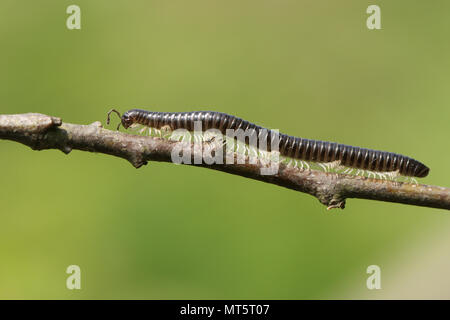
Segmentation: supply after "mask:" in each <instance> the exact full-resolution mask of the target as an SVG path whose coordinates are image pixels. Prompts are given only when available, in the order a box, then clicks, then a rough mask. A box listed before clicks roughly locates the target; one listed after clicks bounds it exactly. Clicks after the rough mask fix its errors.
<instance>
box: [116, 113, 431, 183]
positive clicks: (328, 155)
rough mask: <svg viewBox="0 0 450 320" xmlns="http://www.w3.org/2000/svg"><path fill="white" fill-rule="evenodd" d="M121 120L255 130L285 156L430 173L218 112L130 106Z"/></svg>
mask: <svg viewBox="0 0 450 320" xmlns="http://www.w3.org/2000/svg"><path fill="white" fill-rule="evenodd" d="M121 119H122V125H123V126H124V127H125V128H128V127H129V126H130V125H132V124H135V123H138V124H141V125H145V126H148V127H151V128H156V129H160V128H162V127H167V126H169V127H170V128H171V129H172V130H176V129H186V130H188V131H193V130H194V124H195V122H196V121H200V122H201V124H202V130H203V131H206V130H208V129H218V130H219V131H220V132H221V133H222V134H224V135H226V134H227V130H228V129H231V130H239V129H241V130H244V131H246V130H254V132H256V134H257V136H258V138H261V135H266V139H265V140H264V139H263V141H267V147H266V150H268V151H270V150H271V141H272V140H273V139H275V138H276V137H278V139H279V152H280V154H281V155H282V156H285V157H290V158H294V159H300V160H304V161H312V162H319V163H329V162H335V161H339V163H340V165H342V166H346V167H350V168H357V169H361V170H368V171H374V172H394V171H398V173H399V174H401V175H403V176H410V177H425V176H427V175H428V173H429V168H428V167H427V166H425V165H424V164H422V163H421V162H419V161H417V160H415V159H412V158H410V157H407V156H404V155H401V154H397V153H393V152H385V151H378V150H372V149H367V148H360V147H354V146H349V145H345V144H339V143H334V142H326V141H320V140H311V139H304V138H299V137H293V136H289V135H286V134H282V133H279V134H278V133H276V132H274V131H272V130H270V129H266V128H263V127H261V126H258V125H256V124H253V123H251V122H249V121H246V120H243V119H241V118H238V117H235V116H232V115H229V114H226V113H221V112H215V111H193V112H153V111H146V110H140V109H133V110H129V111H127V112H126V113H124V114H123V116H122V118H121ZM258 141H260V139H258Z"/></svg>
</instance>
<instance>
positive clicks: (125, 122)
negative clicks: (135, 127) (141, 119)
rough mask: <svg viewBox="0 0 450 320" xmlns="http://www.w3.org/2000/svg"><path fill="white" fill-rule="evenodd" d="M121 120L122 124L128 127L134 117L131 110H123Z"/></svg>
mask: <svg viewBox="0 0 450 320" xmlns="http://www.w3.org/2000/svg"><path fill="white" fill-rule="evenodd" d="M121 121H122V126H123V127H124V128H125V129H128V127H130V126H131V125H132V124H133V123H134V118H133V116H132V114H131V111H127V112H125V113H124V114H123V115H122V118H121Z"/></svg>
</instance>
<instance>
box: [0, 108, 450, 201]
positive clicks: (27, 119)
mask: <svg viewBox="0 0 450 320" xmlns="http://www.w3.org/2000/svg"><path fill="white" fill-rule="evenodd" d="M0 139H6V140H13V141H17V142H20V143H22V144H25V145H27V146H29V147H31V148H32V149H33V150H44V149H59V150H61V151H63V152H64V153H66V154H68V153H69V152H70V151H71V150H73V149H77V150H83V151H90V152H99V153H105V154H109V155H113V156H116V157H120V158H124V159H126V160H128V161H129V162H130V163H131V164H132V165H133V166H134V167H136V168H140V167H141V166H143V165H145V164H147V162H148V161H165V162H171V161H172V158H171V155H172V150H173V149H174V147H175V146H176V143H177V142H173V141H169V140H166V139H160V138H155V137H144V136H138V135H131V134H126V133H121V132H118V131H111V130H107V129H104V128H103V127H102V125H101V123H100V122H94V123H92V124H90V125H78V124H70V123H64V122H62V121H61V119H60V118H56V117H51V116H47V115H43V114H37V113H28V114H16V115H0ZM196 152H198V150H195V145H194V146H193V154H195V153H196ZM195 165H196V166H201V167H206V168H209V169H214V170H219V171H223V172H227V173H230V174H235V175H239V176H243V177H247V178H251V179H255V180H259V181H264V182H267V183H272V184H276V185H279V186H282V187H286V188H289V189H293V190H296V191H300V192H305V193H308V194H310V195H313V196H315V197H316V198H317V199H318V200H319V201H320V202H321V203H323V204H324V205H326V206H327V208H328V209H331V208H344V207H345V200H346V199H347V198H360V199H372V200H379V201H389V202H397V203H404V204H411V205H417V206H424V207H433V208H442V209H447V210H450V189H449V188H445V187H438V186H429V185H423V184H419V185H416V184H409V183H401V182H394V181H386V180H377V179H370V178H366V177H359V176H352V175H345V174H336V173H327V172H321V171H316V170H303V169H298V168H294V167H291V166H286V165H284V164H282V163H281V164H280V165H279V170H278V172H277V173H276V174H274V175H261V173H260V172H261V171H260V169H261V168H262V167H263V166H264V164H262V163H261V162H259V161H258V162H257V163H255V164H252V163H248V162H247V163H245V164H238V163H236V162H234V163H233V164H212V165H208V164H205V163H201V164H198V165H197V164H195Z"/></svg>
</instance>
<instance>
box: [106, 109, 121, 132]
mask: <svg viewBox="0 0 450 320" xmlns="http://www.w3.org/2000/svg"><path fill="white" fill-rule="evenodd" d="M113 112H114V113H117V115H118V116H119V119H120V120H121V121H122V116H121V115H120V112H119V111H117V110H116V109H111V110H109V111H108V116H107V118H106V124H109V122H110V116H111V113H113ZM121 123H122V122H119V125H118V126H117V130H119V128H120V124H121Z"/></svg>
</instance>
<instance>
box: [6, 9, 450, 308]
mask: <svg viewBox="0 0 450 320" xmlns="http://www.w3.org/2000/svg"><path fill="white" fill-rule="evenodd" d="M71 4H77V5H79V6H80V8H81V30H68V29H67V28H66V19H67V17H68V16H69V15H68V14H66V8H67V6H69V5H71ZM370 4H377V5H379V6H380V7H381V19H382V20H381V23H382V30H368V29H367V27H366V19H367V17H368V14H366V8H367V7H368V5H370ZM448 12H450V2H448V1H444V0H441V1H433V2H432V3H431V2H426V1H406V0H403V1H395V2H389V1H361V0H353V1H332V0H328V1H312V0H311V1H294V0H292V1H287V0H277V1H275V0H270V1H268V0H258V1H256V0H251V1H246V0H228V1H224V0H220V1H215V0H193V1H182V0H170V1H167V0H165V1H163V0H159V1H153V0H152V1H124V0H121V1H106V0H96V1H88V0H76V1H55V0H53V1H48V0H47V1H44V0H41V1H31V0H29V1H23V0H2V1H1V2H0V43H1V50H0V101H1V102H0V113H25V112H39V113H44V114H50V115H53V116H59V117H61V118H62V119H63V121H67V122H72V123H83V124H88V123H92V122H94V121H97V120H100V121H102V122H103V123H105V121H104V120H105V117H106V112H107V111H108V110H109V109H110V108H111V107H116V108H118V109H119V110H121V111H125V110H127V109H131V108H133V107H141V108H145V109H149V110H155V111H193V110H217V111H222V112H227V113H230V114H234V115H237V116H240V117H242V118H245V119H248V120H251V121H253V122H256V123H258V124H261V125H264V126H266V127H271V128H278V129H280V131H281V132H285V133H288V134H291V135H297V136H302V137H306V138H313V139H322V140H328V141H336V142H341V143H346V144H352V145H357V146H362V147H369V148H374V149H381V150H387V151H393V152H398V153H403V154H406V155H409V156H412V157H414V158H416V159H418V160H421V161H423V162H424V163H425V164H427V165H428V166H429V167H430V168H431V173H430V175H429V177H427V178H425V179H422V180H421V182H424V183H428V184H437V185H444V186H449V183H448V182H449V180H450V179H449V178H450V172H449V168H448V163H449V160H448V159H449V157H450V151H449V148H448V141H449V140H448V139H449V134H450V129H449V118H450V117H449V116H450V111H449V107H448V106H449V104H450V91H449V90H448V88H449V86H450V76H449V71H450V59H449V56H450V42H449V31H450V20H449V19H448ZM115 125H116V122H114V123H113V126H111V128H112V129H113V128H115ZM0 172H1V174H0V177H1V178H0V179H1V183H0V298H3V299H5V298H7V299H15V298H23V299H30V298H43V299H49V298H56V299H81V298H88V299H90V298H98V299H106V298H113V299H116V298H126V299H132V298H135V299H144V298H148V299H231V298H235V299H250V298H254V299H258V298H264V299H300V298H306V299H323V298H343V297H350V298H374V297H376V298H378V297H388V296H390V295H391V296H392V295H394V296H395V292H394V291H395V290H396V288H394V285H393V283H394V281H388V278H389V277H391V278H392V279H393V280H395V278H396V276H395V274H396V273H395V271H394V270H395V268H397V269H399V270H403V271H404V270H409V269H408V268H409V267H411V268H413V267H414V265H415V264H416V263H417V261H422V254H423V253H424V252H427V251H428V249H427V247H425V248H422V246H421V245H420V244H422V243H424V241H428V240H429V239H431V238H433V239H434V238H437V239H438V236H439V235H441V234H446V231H447V230H448V228H449V227H450V223H449V222H448V220H449V216H448V213H447V212H446V211H444V210H437V209H430V208H419V207H413V206H406V205H400V204H390V203H382V202H375V201H364V200H353V199H349V200H348V202H347V208H346V209H345V210H344V211H338V210H332V211H326V210H325V207H324V206H322V205H321V204H320V203H319V202H318V201H317V200H316V199H315V198H313V197H311V196H309V195H306V194H302V193H298V192H294V191H291V190H287V189H283V188H280V187H276V186H273V185H269V184H264V183H261V182H257V181H252V180H248V179H244V178H241V177H237V176H232V175H227V174H225V173H221V172H214V171H211V170H206V169H201V168H195V167H187V166H175V165H172V164H169V163H149V164H148V165H147V166H146V167H143V168H141V169H139V170H136V169H134V168H133V167H132V166H131V165H130V164H129V163H127V162H126V161H124V160H121V159H119V158H114V157H110V156H106V155H101V154H92V153H87V152H79V151H73V152H72V153H71V154H70V155H64V154H63V153H62V152H60V151H55V150H50V151H41V152H36V151H31V149H29V148H28V147H25V146H23V145H19V144H17V143H13V142H9V141H0ZM437 241H438V242H440V244H441V247H440V251H439V252H438V253H437V256H439V257H441V258H442V259H444V260H445V261H448V260H450V255H449V250H448V248H450V241H449V242H448V244H447V245H445V244H444V245H442V244H443V242H442V241H440V240H437ZM430 247H434V248H435V245H434V244H433V242H432V241H431V242H430ZM406 252H409V253H411V259H410V260H406V258H404V259H405V260H402V259H403V258H401V257H402V256H403V255H404V254H405V253H406ZM446 259H447V260H446ZM429 262H430V265H429V266H428V267H426V268H425V269H423V268H422V269H421V272H422V273H423V275H422V278H421V281H428V280H427V277H428V276H430V277H431V276H432V275H434V277H437V278H439V283H440V284H441V287H442V286H443V283H446V281H447V282H450V275H449V274H448V272H447V273H446V271H447V270H444V271H442V272H441V273H439V272H437V271H436V270H435V269H433V268H434V267H435V265H434V264H433V263H432V262H433V259H431V260H430V261H429ZM71 264H76V265H79V266H80V267H81V272H82V289H81V290H73V291H70V290H68V289H67V288H66V278H67V277H68V275H67V274H66V273H65V271H66V268H67V266H69V265H71ZM372 264H376V265H379V266H380V267H381V270H382V287H383V289H382V290H381V291H377V292H372V291H368V290H367V289H365V285H366V278H367V277H368V275H367V274H366V268H367V266H369V265H372ZM403 265H405V266H406V267H403ZM395 266H397V267H395ZM398 266H399V267H398ZM405 268H406V269H405ZM411 270H412V269H411ZM400 273H401V272H400ZM391 278H389V279H391ZM408 279H409V280H406V283H407V284H408V285H413V284H414V282H415V281H418V280H417V279H418V275H417V274H415V273H414V272H412V276H411V277H410V278H408ZM408 281H409V282H408ZM430 281H431V280H430ZM399 286H400V287H402V288H403V289H405V286H404V285H403V286H402V284H400V285H399ZM406 288H407V287H406ZM433 289H438V288H437V287H436V288H435V287H434V286H431V289H429V290H433ZM444 289H445V290H447V291H446V292H444V291H445V290H444ZM415 290H417V289H414V288H412V289H411V290H408V292H409V293H410V294H413V295H414V294H417V296H420V295H421V294H423V293H424V292H423V290H417V292H415ZM449 290H450V289H449V288H440V293H439V292H437V293H436V297H447V298H450V292H448V291H449ZM438 291H439V290H438ZM398 297H402V296H401V295H399V296H398Z"/></svg>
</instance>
